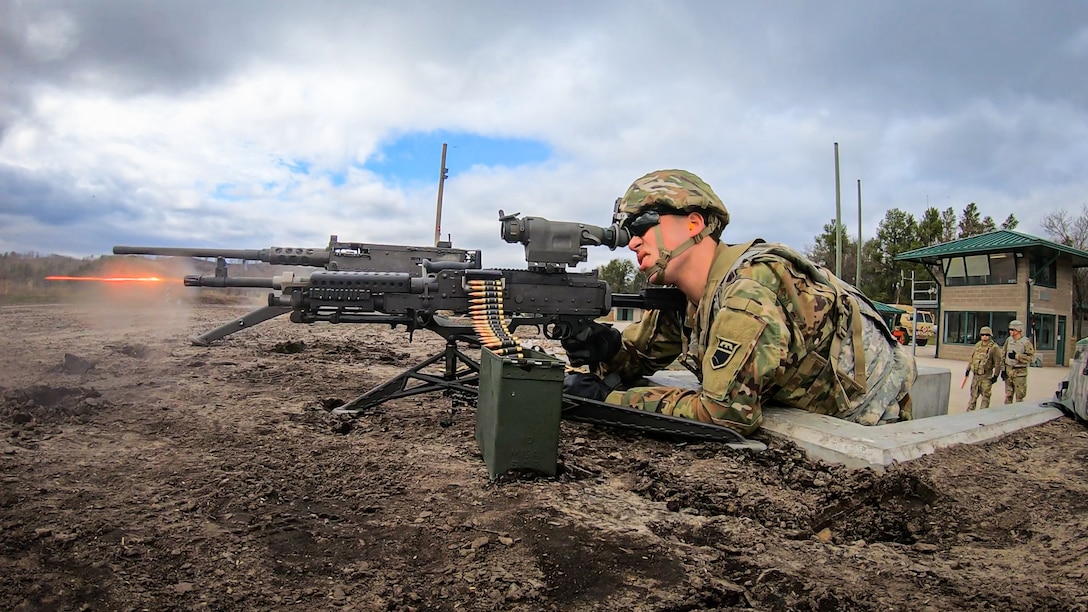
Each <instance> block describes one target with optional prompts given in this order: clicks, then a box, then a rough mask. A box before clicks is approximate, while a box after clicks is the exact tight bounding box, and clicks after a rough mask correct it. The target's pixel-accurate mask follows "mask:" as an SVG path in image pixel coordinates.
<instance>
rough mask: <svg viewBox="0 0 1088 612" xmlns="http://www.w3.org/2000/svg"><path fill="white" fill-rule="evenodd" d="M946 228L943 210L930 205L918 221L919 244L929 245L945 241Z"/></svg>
mask: <svg viewBox="0 0 1088 612" xmlns="http://www.w3.org/2000/svg"><path fill="white" fill-rule="evenodd" d="M944 230H945V225H944V221H942V220H941V212H940V211H939V210H937V209H936V208H935V207H933V206H930V207H929V208H927V209H926V212H925V213H923V214H922V220H921V221H919V222H918V245H919V246H924V247H927V246H933V245H935V244H940V243H942V242H944Z"/></svg>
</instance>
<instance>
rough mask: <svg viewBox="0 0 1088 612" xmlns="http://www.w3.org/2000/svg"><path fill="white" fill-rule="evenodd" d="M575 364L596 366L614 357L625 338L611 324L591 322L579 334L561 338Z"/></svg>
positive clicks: (561, 342)
mask: <svg viewBox="0 0 1088 612" xmlns="http://www.w3.org/2000/svg"><path fill="white" fill-rule="evenodd" d="M560 344H562V345H563V350H565V351H567V358H568V359H569V360H570V364H571V365H573V366H583V365H589V366H594V365H597V364H598V363H601V362H603V361H608V360H609V359H612V356H613V355H615V354H616V353H618V352H619V351H620V348H621V347H622V346H623V340H622V338H621V336H620V331H619V330H618V329H616V328H615V327H612V326H611V325H602V324H600V323H596V322H594V323H590V324H589V325H587V326H586V327H584V328H582V329H581V330H580V331H579V332H578V333H577V334H575V335H573V336H571V337H569V338H563V339H562V340H560Z"/></svg>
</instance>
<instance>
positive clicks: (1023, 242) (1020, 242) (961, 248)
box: [895, 230, 1088, 268]
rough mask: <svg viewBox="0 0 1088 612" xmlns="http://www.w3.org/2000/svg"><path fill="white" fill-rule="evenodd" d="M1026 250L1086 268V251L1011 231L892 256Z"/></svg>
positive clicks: (934, 257)
mask: <svg viewBox="0 0 1088 612" xmlns="http://www.w3.org/2000/svg"><path fill="white" fill-rule="evenodd" d="M1009 251H1012V252H1027V253H1039V254H1050V255H1052V254H1053V251H1058V252H1059V253H1064V254H1066V255H1069V256H1070V257H1071V258H1072V259H1073V267H1074V268H1084V267H1088V252H1086V251H1082V250H1080V249H1075V248H1073V247H1070V246H1065V245H1064V244H1058V243H1057V242H1051V241H1049V240H1046V239H1043V238H1039V237H1037V236H1031V235H1028V234H1021V233H1020V232H1014V231H1012V230H996V231H993V232H987V233H985V234H979V235H978V236H969V237H967V238H960V239H959V240H953V241H952V242H944V243H941V244H935V245H933V246H928V247H922V248H920V249H914V250H913V251H907V252H906V253H901V254H899V255H897V256H896V258H895V259H896V261H917V262H919V263H924V264H936V263H938V262H940V260H942V259H945V258H947V257H955V256H957V255H981V254H983V253H1001V252H1009Z"/></svg>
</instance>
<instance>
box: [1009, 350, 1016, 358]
mask: <svg viewBox="0 0 1088 612" xmlns="http://www.w3.org/2000/svg"><path fill="white" fill-rule="evenodd" d="M1009 359H1016V353H1015V352H1014V351H1009Z"/></svg>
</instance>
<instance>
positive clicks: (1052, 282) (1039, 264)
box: [1031, 257, 1058, 289]
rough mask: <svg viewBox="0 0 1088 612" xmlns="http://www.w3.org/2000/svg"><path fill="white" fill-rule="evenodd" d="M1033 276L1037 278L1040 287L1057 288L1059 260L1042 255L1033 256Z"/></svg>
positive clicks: (1036, 281) (1036, 282)
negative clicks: (1044, 257)
mask: <svg viewBox="0 0 1088 612" xmlns="http://www.w3.org/2000/svg"><path fill="white" fill-rule="evenodd" d="M1048 262H1049V263H1048ZM1031 278H1033V279H1035V284H1036V285H1038V286H1040V287H1050V288H1051V289H1057V288H1058V260H1057V259H1043V258H1042V257H1032V258H1031Z"/></svg>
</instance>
